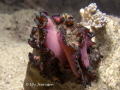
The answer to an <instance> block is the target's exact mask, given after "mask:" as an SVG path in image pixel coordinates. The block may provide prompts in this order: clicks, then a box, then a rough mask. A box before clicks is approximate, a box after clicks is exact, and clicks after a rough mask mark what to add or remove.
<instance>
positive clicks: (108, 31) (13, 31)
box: [0, 9, 120, 90]
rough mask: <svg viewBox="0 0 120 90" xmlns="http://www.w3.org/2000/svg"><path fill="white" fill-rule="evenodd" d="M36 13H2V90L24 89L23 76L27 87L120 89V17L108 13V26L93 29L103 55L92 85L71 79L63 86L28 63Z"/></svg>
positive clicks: (92, 89)
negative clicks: (31, 33)
mask: <svg viewBox="0 0 120 90" xmlns="http://www.w3.org/2000/svg"><path fill="white" fill-rule="evenodd" d="M35 12H37V13H38V11H35V10H32V9H30V10H21V11H17V12H15V13H13V14H9V15H8V14H0V61H1V62H0V90H24V89H23V83H24V79H25V84H24V86H25V88H26V89H25V90H40V89H41V90H61V89H62V90H120V18H118V17H115V16H110V15H107V20H108V22H107V24H106V26H105V27H104V28H101V29H98V30H94V29H93V32H94V33H95V34H96V37H95V40H96V42H97V43H98V44H99V46H100V51H101V54H102V55H103V56H104V57H103V59H101V62H100V63H99V66H98V68H97V69H96V72H97V76H98V77H97V79H96V81H94V82H92V86H91V87H89V86H87V88H84V87H83V86H81V85H75V84H74V83H70V82H68V83H66V84H64V85H60V84H55V83H52V82H50V81H48V80H46V79H44V78H42V77H41V76H40V75H39V71H38V70H37V69H36V67H35V66H34V65H33V64H32V63H31V62H29V60H28V53H29V52H32V48H31V47H30V46H29V45H28V44H27V39H28V38H29V34H30V32H31V29H32V27H33V26H34V25H35V23H34V22H33V20H34V18H35V16H34V13H35ZM71 14H72V13H71ZM78 14H79V13H78ZM76 19H77V18H76ZM79 21H80V20H79ZM27 66H28V69H27ZM26 71H27V72H26ZM25 74H26V76H25ZM26 83H28V84H30V83H40V84H47V83H50V84H54V86H52V87H49V86H38V87H35V86H32V85H31V86H30V85H28V86H27V85H26ZM31 87H32V88H34V89H30V88H31ZM38 88H40V89H38Z"/></svg>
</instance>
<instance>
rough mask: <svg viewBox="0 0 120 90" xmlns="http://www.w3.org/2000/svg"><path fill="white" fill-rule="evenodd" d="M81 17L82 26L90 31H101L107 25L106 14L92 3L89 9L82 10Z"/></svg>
mask: <svg viewBox="0 0 120 90" xmlns="http://www.w3.org/2000/svg"><path fill="white" fill-rule="evenodd" d="M80 15H81V17H82V22H81V24H83V25H84V26H85V27H87V28H89V29H91V28H92V27H93V28H95V29H99V28H102V27H104V26H105V25H106V23H107V17H106V14H105V13H102V12H101V11H100V10H99V9H97V5H96V3H91V4H90V5H88V7H85V8H84V9H83V8H82V9H80Z"/></svg>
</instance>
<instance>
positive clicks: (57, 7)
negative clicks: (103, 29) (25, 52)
mask: <svg viewBox="0 0 120 90" xmlns="http://www.w3.org/2000/svg"><path fill="white" fill-rule="evenodd" d="M0 2H1V3H4V4H6V5H7V6H8V5H9V6H11V7H16V8H14V9H15V10H14V11H17V10H20V9H29V8H33V9H37V8H38V7H42V8H44V9H45V10H46V11H47V12H49V13H52V14H58V13H63V12H67V13H71V14H73V15H75V14H76V13H79V12H78V11H79V9H80V8H84V7H86V6H88V5H89V4H90V3H96V4H97V6H98V8H99V9H100V10H101V11H102V12H105V13H107V14H109V15H115V16H120V10H119V9H120V0H0Z"/></svg>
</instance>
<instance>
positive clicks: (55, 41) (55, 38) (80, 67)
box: [28, 11, 102, 87]
mask: <svg viewBox="0 0 120 90" xmlns="http://www.w3.org/2000/svg"><path fill="white" fill-rule="evenodd" d="M53 21H54V22H53ZM35 23H36V24H37V25H36V26H34V27H33V29H32V32H31V35H30V37H31V40H30V39H29V40H28V43H29V45H30V46H31V47H32V48H34V49H36V50H37V51H39V52H40V53H39V55H38V56H36V55H33V54H32V53H29V59H30V60H31V61H32V62H34V63H35V65H36V66H37V67H38V68H39V70H40V74H41V75H42V76H43V77H45V78H48V79H50V80H52V81H55V82H59V83H65V80H64V78H63V75H64V72H63V71H62V70H61V66H60V63H61V64H62V67H63V68H64V69H71V70H72V72H73V74H74V75H75V76H76V80H75V82H76V83H80V84H82V85H83V86H85V87H86V85H91V81H93V80H95V77H96V75H95V72H94V70H93V69H92V66H91V65H90V60H91V61H98V60H100V58H101V57H102V55H101V54H100V52H99V47H98V46H97V44H96V43H95V42H92V41H91V38H92V37H94V34H93V33H92V32H90V31H89V30H88V29H87V28H85V27H83V26H82V25H80V24H79V23H77V24H75V23H74V18H73V16H72V15H70V14H67V13H64V14H61V15H53V16H52V18H51V17H50V16H48V14H47V13H46V12H44V11H41V12H40V15H38V14H36V18H35ZM55 24H56V25H55Z"/></svg>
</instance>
